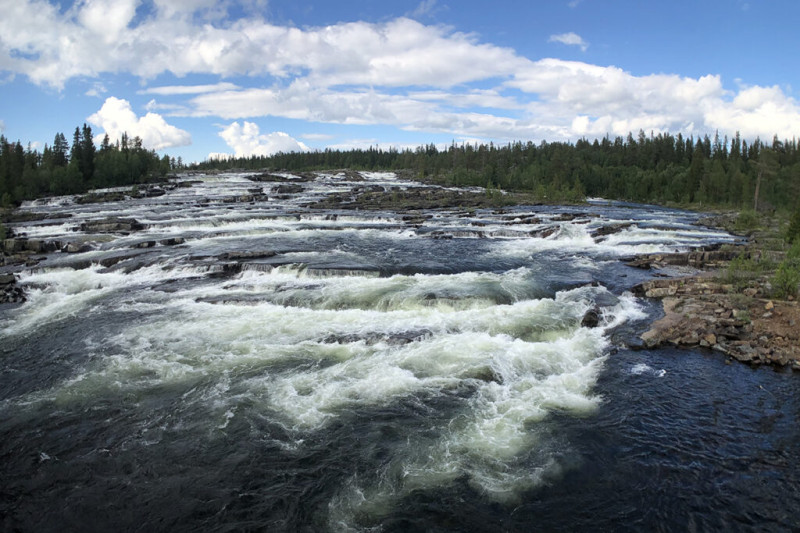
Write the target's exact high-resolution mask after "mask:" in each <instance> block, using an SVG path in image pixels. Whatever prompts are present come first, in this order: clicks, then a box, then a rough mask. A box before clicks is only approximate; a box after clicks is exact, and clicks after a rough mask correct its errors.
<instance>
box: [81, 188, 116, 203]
mask: <svg viewBox="0 0 800 533" xmlns="http://www.w3.org/2000/svg"><path fill="white" fill-rule="evenodd" d="M122 200H125V193H123V192H121V191H109V192H90V193H89V194H84V195H82V196H78V197H77V198H75V203H76V204H81V205H85V204H99V203H104V202H121V201H122Z"/></svg>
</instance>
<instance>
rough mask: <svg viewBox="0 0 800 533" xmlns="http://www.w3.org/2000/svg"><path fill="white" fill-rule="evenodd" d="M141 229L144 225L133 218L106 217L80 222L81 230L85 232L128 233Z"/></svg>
mask: <svg viewBox="0 0 800 533" xmlns="http://www.w3.org/2000/svg"><path fill="white" fill-rule="evenodd" d="M143 229H144V225H143V224H141V223H140V222H139V221H138V220H136V219H135V218H122V217H108V218H104V219H101V220H90V221H88V222H84V223H83V224H81V231H84V232H86V233H130V232H133V231H140V230H143Z"/></svg>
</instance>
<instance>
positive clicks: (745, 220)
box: [734, 210, 758, 232]
mask: <svg viewBox="0 0 800 533" xmlns="http://www.w3.org/2000/svg"><path fill="white" fill-rule="evenodd" d="M734 228H735V229H736V231H739V232H748V231H752V230H755V229H757V228H758V215H757V214H756V212H755V211H752V210H746V211H742V212H741V213H739V216H738V217H736V222H735V223H734Z"/></svg>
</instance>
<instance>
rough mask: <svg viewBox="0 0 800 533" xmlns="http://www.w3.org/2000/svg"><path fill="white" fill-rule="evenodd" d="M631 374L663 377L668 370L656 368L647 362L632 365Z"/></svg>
mask: <svg viewBox="0 0 800 533" xmlns="http://www.w3.org/2000/svg"><path fill="white" fill-rule="evenodd" d="M631 374H633V375H635V376H641V375H643V374H647V375H651V376H654V377H657V378H663V377H664V376H665V375H666V374H667V371H666V370H664V369H663V368H662V369H660V370H656V369H654V368H652V367H651V366H649V365H647V364H645V363H638V364H635V365H633V367H631Z"/></svg>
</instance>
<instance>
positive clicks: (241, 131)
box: [216, 121, 309, 157]
mask: <svg viewBox="0 0 800 533" xmlns="http://www.w3.org/2000/svg"><path fill="white" fill-rule="evenodd" d="M219 136H220V137H222V139H223V140H224V141H225V142H226V143H227V144H228V146H230V147H231V148H233V151H234V154H235V155H236V157H250V156H253V155H256V156H269V155H273V154H277V153H278V152H305V151H308V149H309V148H308V146H306V145H305V144H303V143H302V142H299V141H297V140H296V139H293V138H292V137H290V136H289V135H288V134H286V133H283V132H281V131H275V132H272V133H267V134H261V132H260V131H259V128H258V125H257V124H254V123H252V122H247V121H244V122H243V123H242V124H239V123H238V122H233V123H231V124H229V125H228V126H226V127H225V128H224V129H223V130H222V131H221V132H219ZM216 155H217V156H219V154H216Z"/></svg>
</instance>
